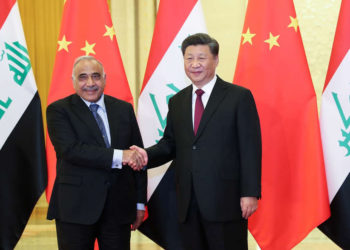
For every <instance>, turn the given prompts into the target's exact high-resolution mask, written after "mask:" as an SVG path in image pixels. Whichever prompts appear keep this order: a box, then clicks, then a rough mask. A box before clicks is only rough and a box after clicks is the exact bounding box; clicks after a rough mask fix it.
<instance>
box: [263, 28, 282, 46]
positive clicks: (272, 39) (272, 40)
mask: <svg viewBox="0 0 350 250" xmlns="http://www.w3.org/2000/svg"><path fill="white" fill-rule="evenodd" d="M279 37H280V35H277V36H273V35H272V33H271V32H270V37H269V39H267V40H265V41H264V42H265V43H268V44H269V45H270V50H271V49H272V47H273V46H278V47H279V46H280V45H279V44H278V42H277V40H278V38H279Z"/></svg>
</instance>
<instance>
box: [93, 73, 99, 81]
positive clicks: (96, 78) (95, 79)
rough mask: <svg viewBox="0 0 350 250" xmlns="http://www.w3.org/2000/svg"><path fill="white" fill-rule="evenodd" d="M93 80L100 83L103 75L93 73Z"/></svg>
mask: <svg viewBox="0 0 350 250" xmlns="http://www.w3.org/2000/svg"><path fill="white" fill-rule="evenodd" d="M91 79H92V80H93V81H99V80H100V79H101V74H100V73H92V74H91Z"/></svg>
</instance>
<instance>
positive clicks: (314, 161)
mask: <svg viewBox="0 0 350 250" xmlns="http://www.w3.org/2000/svg"><path fill="white" fill-rule="evenodd" d="M291 17H292V18H295V17H296V13H295V9H294V5H293V1H292V0H284V1H274V0H250V1H249V4H248V7H247V13H246V18H245V24H244V28H243V34H245V33H247V30H248V28H249V31H250V33H251V34H255V36H253V37H252V40H251V41H252V44H250V43H249V42H245V43H243V42H244V39H242V44H241V47H240V51H239V56H238V61H237V68H236V72H235V77H234V82H235V83H236V84H240V85H243V86H245V87H247V88H249V89H250V90H251V91H252V93H253V95H254V98H255V101H256V104H257V108H258V112H259V116H260V121H261V130H262V143H263V156H262V199H261V200H260V201H259V208H258V210H257V212H256V213H255V214H253V216H252V217H251V218H250V219H249V229H250V231H251V233H252V234H253V236H254V238H255V239H256V240H257V242H258V244H259V246H260V247H261V248H262V249H278V250H281V249H291V248H293V247H294V246H295V245H296V244H298V243H299V242H300V241H301V240H302V239H303V238H304V237H306V235H307V234H308V233H309V232H310V231H311V230H312V229H313V228H315V227H316V226H318V225H319V224H320V223H322V222H323V221H324V220H325V219H327V217H329V204H328V195H327V185H326V177H325V170H324V162H323V155H322V146H321V138H320V129H319V121H318V114H317V103H316V95H315V91H314V88H313V85H312V80H311V76H310V72H309V69H308V65H307V61H306V56H305V52H304V48H303V44H302V40H301V35H300V32H299V28H298V29H297V30H295V29H294V27H288V26H289V25H290V24H291ZM270 34H271V35H272V36H274V37H277V36H279V37H278V38H277V42H278V44H279V46H273V47H271V48H270V45H269V44H268V43H267V42H266V40H268V39H269V37H270Z"/></svg>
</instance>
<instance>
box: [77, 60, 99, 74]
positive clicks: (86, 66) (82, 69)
mask: <svg viewBox="0 0 350 250" xmlns="http://www.w3.org/2000/svg"><path fill="white" fill-rule="evenodd" d="M102 71H103V69H102V66H101V65H100V64H99V63H98V62H97V61H95V60H81V61H80V62H78V63H77V64H76V65H75V67H74V73H75V74H78V75H79V74H82V73H93V72H99V73H101V74H102Z"/></svg>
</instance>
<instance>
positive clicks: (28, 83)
mask: <svg viewBox="0 0 350 250" xmlns="http://www.w3.org/2000/svg"><path fill="white" fill-rule="evenodd" d="M0 6H1V8H0V75H1V82H0V88H1V91H0V128H1V130H0V249H13V248H14V247H15V245H16V243H17V242H18V240H19V238H20V237H21V235H22V232H23V230H24V228H25V225H26V224H27V221H28V219H29V217H30V214H31V212H32V210H33V208H34V206H35V204H36V202H37V200H38V199H39V197H40V195H41V194H42V192H43V191H44V189H45V187H46V160H45V141H44V132H43V123H42V116H41V104H40V98H39V95H38V91H37V87H36V83H35V79H34V75H33V70H32V66H31V63H30V60H29V55H28V50H27V45H26V41H25V38H24V33H23V29H22V23H21V18H20V15H19V10H18V6H17V2H16V1H15V0H0Z"/></svg>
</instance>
